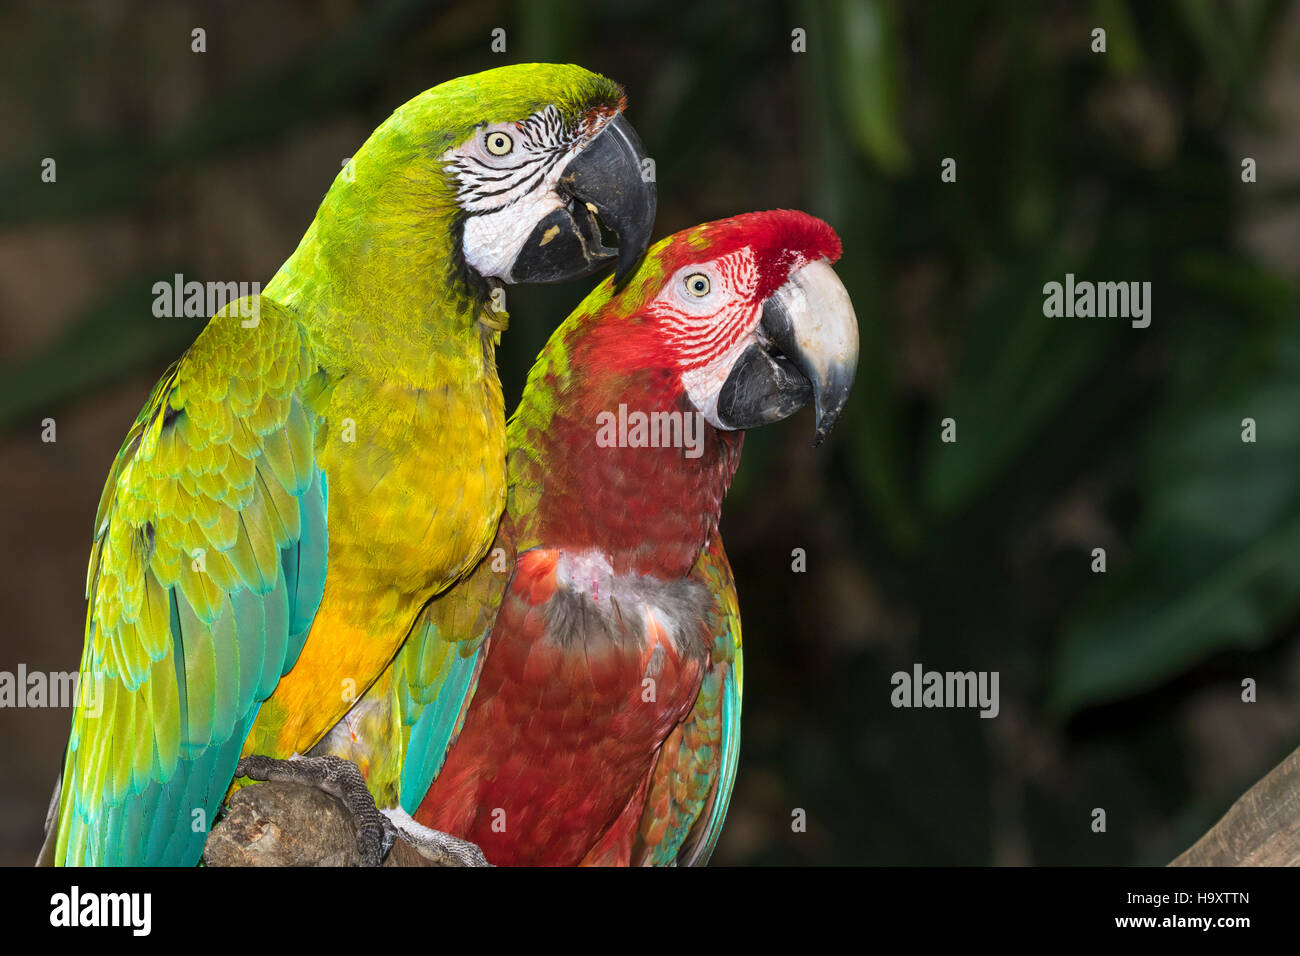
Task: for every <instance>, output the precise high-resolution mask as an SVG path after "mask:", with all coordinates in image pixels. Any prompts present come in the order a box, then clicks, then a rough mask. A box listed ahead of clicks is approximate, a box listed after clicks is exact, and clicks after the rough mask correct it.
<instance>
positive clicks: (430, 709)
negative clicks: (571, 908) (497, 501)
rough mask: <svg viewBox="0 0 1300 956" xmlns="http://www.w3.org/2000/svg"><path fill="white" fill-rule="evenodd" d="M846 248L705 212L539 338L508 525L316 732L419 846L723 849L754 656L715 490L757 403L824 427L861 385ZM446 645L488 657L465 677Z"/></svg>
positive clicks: (787, 226) (728, 473)
mask: <svg viewBox="0 0 1300 956" xmlns="http://www.w3.org/2000/svg"><path fill="white" fill-rule="evenodd" d="M839 255H840V242H839V239H838V237H837V236H836V235H835V232H834V231H833V230H832V229H831V228H830V226H828V225H827V224H826V223H824V222H822V221H821V220H819V219H815V218H813V217H812V216H808V215H805V214H803V213H799V212H792V211H786V210H780V211H775V212H765V213H751V214H748V215H743V216H736V217H733V218H731V219H725V220H721V221H719V222H712V223H707V224H705V225H701V226H696V227H694V228H692V229H688V230H685V231H683V232H680V233H678V234H676V235H674V236H670V237H669V238H667V239H664V240H662V241H661V242H659V243H657V244H656V245H655V246H654V247H653V248H652V249H651V250H650V251H649V252H648V253H647V254H646V256H645V258H644V260H643V261H642V264H641V265H640V267H639V268H638V269H637V271H636V272H635V273H634V274H633V275H632V276H631V277H630V278H629V279H628V281H627V282H626V283H625V284H624V285H622V286H616V285H615V284H614V283H612V282H609V281H606V282H604V283H602V284H601V285H600V286H599V287H597V289H596V290H595V291H594V292H592V294H591V295H589V296H588V297H587V299H586V300H585V301H584V302H583V303H582V304H581V305H580V306H579V307H578V308H577V309H576V310H575V311H574V313H573V314H572V315H571V316H569V318H568V319H567V320H566V321H565V322H564V324H563V325H561V326H560V327H559V328H558V329H557V330H556V332H555V334H554V335H553V336H552V338H551V340H550V342H548V343H547V346H546V348H545V349H544V350H543V351H542V354H541V355H540V356H539V357H538V360H537V364H536V365H535V366H534V368H533V371H532V373H531V374H530V376H529V378H528V384H527V386H526V388H525V390H524V395H523V398H522V399H521V401H520V404H519V408H518V409H517V410H516V411H515V413H514V415H513V416H512V418H511V420H510V424H509V428H508V436H509V444H510V451H509V492H508V504H507V508H506V513H505V516H504V518H503V519H502V522H501V528H500V530H499V532H498V534H497V538H496V540H495V544H494V546H493V548H492V549H491V550H490V551H489V553H488V555H487V556H485V557H484V559H483V560H482V561H481V562H480V564H479V565H478V567H477V568H475V569H474V571H473V572H472V573H471V574H470V575H469V576H468V577H467V578H466V579H465V580H464V581H462V582H460V583H458V584H457V585H455V586H454V587H453V588H451V589H450V590H448V591H447V592H445V593H444V594H442V595H441V596H439V597H438V598H436V599H435V600H434V601H432V602H431V603H430V604H429V606H428V607H427V608H426V609H425V613H424V615H423V616H422V617H421V620H420V621H419V623H418V624H417V626H416V629H415V630H414V631H413V632H412V635H411V637H410V638H409V639H408V641H407V643H406V644H405V645H404V647H403V648H402V650H401V651H400V652H399V654H398V655H397V657H396V658H395V659H394V662H393V664H392V666H391V667H390V668H389V670H388V671H387V672H386V673H385V674H384V676H383V677H382V678H380V679H379V680H377V681H376V682H375V683H374V684H373V685H372V686H371V688H370V691H369V692H368V693H367V694H366V695H365V697H363V698H362V699H361V700H360V701H359V702H358V703H357V705H356V707H354V708H353V710H352V711H351V712H350V713H349V714H348V715H347V717H346V718H345V719H344V721H343V722H342V723H340V725H339V726H338V727H336V728H335V729H334V730H333V731H332V732H331V733H330V734H329V735H328V736H327V737H326V738H325V739H324V740H323V741H322V742H321V744H320V746H319V748H318V749H319V750H321V751H325V752H329V753H332V754H334V755H336V756H338V757H342V758H346V759H348V760H351V761H352V762H354V763H356V764H357V765H358V766H359V767H361V769H362V771H363V772H364V773H366V774H367V775H368V776H367V779H368V781H369V785H370V789H371V791H372V792H373V793H374V794H375V795H376V799H377V802H378V803H379V805H380V806H381V807H384V808H385V811H386V815H387V816H388V817H389V819H390V820H391V821H392V822H393V824H394V825H395V826H396V827H397V829H400V830H402V831H403V832H404V833H406V834H407V836H408V837H409V838H411V839H412V840H413V841H414V842H415V843H416V845H417V846H419V847H420V848H421V849H422V850H425V851H426V852H427V855H431V856H436V857H439V858H441V859H443V860H444V861H447V862H461V863H468V862H475V859H474V857H473V855H472V854H466V852H465V846H464V844H465V841H468V842H469V843H470V844H473V845H474V846H476V847H477V848H479V849H480V850H481V851H482V853H483V854H484V855H485V856H486V860H487V862H490V863H494V864H498V865H502V864H531V865H536V864H541V865H547V864H557V865H567V866H572V865H577V864H601V865H628V864H630V863H636V864H647V865H671V864H697V863H704V862H707V861H708V859H709V856H710V854H711V853H712V851H713V847H714V845H715V843H716V841H717V839H718V835H719V833H720V832H721V828H722V823H723V819H724V817H725V815H726V809H727V804H728V801H729V800H730V796H731V789H732V784H733V782H734V779H735V773H736V765H737V759H738V753H739V745H740V702H741V685H742V674H743V654H742V650H741V636H740V614H739V609H738V601H737V596H736V585H735V581H734V579H733V577H732V572H731V568H730V565H729V564H728V562H727V557H726V554H725V552H724V550H723V547H722V540H721V537H720V535H719V533H718V519H719V515H720V512H721V507H722V497H723V495H724V494H725V493H726V490H727V487H728V485H729V484H730V483H731V479H732V475H733V474H734V473H735V470H736V468H737V466H738V465H739V463H740V451H741V445H742V443H743V440H744V430H745V429H749V428H755V427H758V426H761V425H764V424H767V423H769V422H775V421H778V420H780V419H783V418H786V417H787V416H789V415H791V414H793V413H794V412H795V411H797V410H798V409H800V408H802V407H803V406H805V405H808V404H811V405H812V406H813V407H814V409H815V411H816V429H817V432H816V440H817V441H818V442H820V441H821V439H822V438H824V437H825V435H826V434H827V432H828V431H829V430H830V428H831V427H832V426H833V425H834V423H835V421H836V420H837V419H838V417H839V415H840V413H841V411H842V410H843V408H844V406H845V403H846V402H847V400H848V395H849V390H850V388H851V386H852V383H853V378H854V375H855V372H856V368H857V356H858V334H857V321H856V318H855V316H854V312H853V307H852V304H851V302H850V301H849V297H848V293H847V292H846V291H845V289H844V286H843V285H842V284H841V283H840V281H839V279H838V278H837V277H836V275H835V272H834V271H833V269H832V268H831V264H832V263H834V262H835V261H836V260H837V259H838V258H839ZM449 656H455V658H456V659H457V660H458V661H461V662H464V663H465V664H466V665H468V664H470V663H471V662H472V664H473V666H474V669H475V677H474V681H473V683H474V686H473V688H472V690H471V691H470V692H468V693H466V694H464V695H463V697H462V696H457V695H455V694H449V693H448V692H447V682H446V678H445V676H444V675H445V674H447V673H448V670H449V668H448V665H447V663H446V660H447V658H448V657H449ZM462 701H463V702H462ZM412 818H413V819H412Z"/></svg>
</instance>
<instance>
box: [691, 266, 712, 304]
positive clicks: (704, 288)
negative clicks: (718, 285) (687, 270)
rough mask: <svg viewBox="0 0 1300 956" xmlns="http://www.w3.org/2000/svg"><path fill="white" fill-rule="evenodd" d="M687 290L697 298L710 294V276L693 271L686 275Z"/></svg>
mask: <svg viewBox="0 0 1300 956" xmlns="http://www.w3.org/2000/svg"><path fill="white" fill-rule="evenodd" d="M686 291H687V292H689V293H690V294H691V295H693V296H695V297H696V298H702V297H704V296H706V295H708V294H709V277H708V276H706V275H705V274H704V273H703V272H692V273H691V274H690V275H688V276H687V277H686Z"/></svg>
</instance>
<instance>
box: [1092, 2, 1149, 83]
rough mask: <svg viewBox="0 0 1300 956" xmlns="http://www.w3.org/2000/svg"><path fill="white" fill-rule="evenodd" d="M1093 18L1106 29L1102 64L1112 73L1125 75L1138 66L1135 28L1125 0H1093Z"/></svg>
mask: <svg viewBox="0 0 1300 956" xmlns="http://www.w3.org/2000/svg"><path fill="white" fill-rule="evenodd" d="M1093 19H1094V20H1095V22H1096V25H1097V26H1100V27H1104V28H1105V30H1106V66H1107V67H1109V68H1110V71H1111V72H1112V73H1114V74H1115V75H1116V76H1128V75H1129V74H1131V73H1133V72H1135V71H1136V70H1137V69H1138V68H1139V67H1141V65H1142V48H1141V45H1140V42H1139V40H1138V35H1137V28H1136V27H1135V26H1134V24H1133V16H1132V13H1131V12H1130V11H1129V6H1128V3H1126V2H1125V0H1096V3H1094V4H1093Z"/></svg>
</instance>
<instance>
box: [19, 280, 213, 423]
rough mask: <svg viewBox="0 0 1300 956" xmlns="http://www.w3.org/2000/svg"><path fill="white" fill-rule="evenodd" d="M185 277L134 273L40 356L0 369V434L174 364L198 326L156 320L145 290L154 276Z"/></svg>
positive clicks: (194, 321)
mask: <svg viewBox="0 0 1300 956" xmlns="http://www.w3.org/2000/svg"><path fill="white" fill-rule="evenodd" d="M187 271H188V270H186V269H184V268H181V267H179V266H176V267H173V266H171V265H168V266H165V267H164V266H159V267H157V268H151V269H149V270H148V271H147V272H142V273H140V274H139V275H137V276H136V277H135V278H133V279H130V280H128V281H127V282H125V283H123V284H122V285H121V286H119V287H118V288H116V289H114V290H113V291H112V292H111V293H109V295H107V296H106V297H105V298H104V299H103V300H102V301H101V302H100V303H99V304H98V305H96V306H95V307H94V308H92V309H90V310H89V311H88V312H87V313H86V314H85V316H84V317H83V318H82V319H81V320H80V321H78V322H74V323H73V324H72V325H71V326H69V328H68V330H67V332H66V333H64V334H63V335H62V336H60V337H59V338H58V339H57V340H55V341H54V342H53V343H52V344H51V345H50V346H49V347H48V348H46V349H44V350H42V351H40V352H38V353H36V354H35V355H31V356H26V357H24V359H23V360H22V361H20V362H18V363H16V364H14V365H11V366H8V367H6V368H4V369H0V428H16V427H19V426H20V425H22V424H25V423H30V420H31V419H32V418H33V416H36V415H43V414H45V413H47V412H49V411H50V410H51V409H53V408H54V407H55V406H57V405H59V404H61V403H63V402H66V401H68V400H69V399H72V398H74V397H76V396H78V395H81V394H84V393H86V392H89V391H91V390H92V389H95V388H100V387H103V386H105V385H107V384H109V383H112V382H116V381H121V380H122V378H123V377H124V376H126V375H128V374H130V372H132V371H133V370H135V369H138V368H142V367H145V366H147V365H148V364H149V363H151V362H156V361H168V362H169V361H171V360H173V359H175V358H178V357H179V356H180V353H181V352H182V351H183V350H184V349H186V348H188V347H189V345H190V343H191V342H193V341H194V339H195V337H196V336H197V335H198V334H199V332H201V331H202V330H203V326H204V320H202V319H185V318H172V319H160V318H156V317H155V316H154V315H153V310H152V305H153V300H154V294H153V284H154V283H155V282H156V281H158V277H159V276H170V275H173V274H175V273H177V272H179V273H182V274H184V273H186V272H187ZM161 371H162V369H161V368H159V372H161Z"/></svg>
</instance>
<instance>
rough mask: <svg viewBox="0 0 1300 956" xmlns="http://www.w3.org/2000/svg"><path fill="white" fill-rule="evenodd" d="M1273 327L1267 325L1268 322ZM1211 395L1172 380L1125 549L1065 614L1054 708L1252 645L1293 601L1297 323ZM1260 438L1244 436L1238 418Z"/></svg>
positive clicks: (1298, 538) (1122, 693)
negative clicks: (1069, 619)
mask: <svg viewBox="0 0 1300 956" xmlns="http://www.w3.org/2000/svg"><path fill="white" fill-rule="evenodd" d="M1269 337H1270V338H1271V337H1272V336H1271V334H1270V335H1269ZM1250 351H1252V352H1256V353H1259V352H1262V353H1263V354H1264V355H1265V356H1266V359H1265V361H1266V363H1267V364H1266V366H1265V367H1263V368H1257V369H1256V370H1255V372H1254V375H1252V376H1250V377H1245V376H1242V377H1241V379H1239V380H1234V381H1233V382H1231V383H1229V387H1228V388H1226V389H1216V390H1214V394H1213V396H1212V397H1211V398H1208V399H1205V398H1203V399H1201V400H1200V401H1198V400H1197V396H1196V394H1195V392H1196V391H1198V390H1199V391H1204V389H1205V387H1206V385H1208V384H1210V383H1206V382H1204V381H1201V382H1198V383H1192V384H1191V385H1189V387H1188V388H1187V389H1180V390H1176V391H1175V392H1174V394H1172V395H1171V396H1170V397H1169V400H1168V403H1167V405H1166V407H1165V408H1164V409H1163V410H1162V412H1161V414H1160V415H1159V417H1158V418H1157V419H1156V420H1155V422H1154V423H1153V425H1152V428H1151V438H1150V449H1151V450H1150V456H1149V464H1148V467H1147V469H1146V475H1145V482H1144V483H1145V495H1144V497H1145V501H1146V507H1145V511H1144V514H1143V517H1142V522H1141V525H1140V527H1139V530H1138V533H1137V535H1136V539H1135V541H1134V544H1133V548H1132V553H1131V554H1130V555H1129V556H1128V557H1126V558H1124V559H1123V561H1122V563H1121V561H1120V560H1119V559H1118V557H1117V556H1113V557H1112V558H1111V565H1110V570H1109V573H1108V574H1107V578H1108V580H1106V581H1105V582H1104V583H1103V584H1102V585H1101V586H1099V588H1098V590H1097V593H1096V594H1095V595H1094V599H1093V600H1092V601H1091V602H1090V603H1089V604H1088V606H1087V607H1086V608H1085V610H1084V611H1083V612H1082V613H1081V614H1080V615H1079V616H1078V617H1077V618H1076V619H1075V620H1074V622H1073V623H1072V624H1071V625H1070V626H1069V627H1068V629H1067V631H1066V634H1065V637H1064V640H1063V643H1062V647H1061V653H1060V658H1059V666H1058V667H1057V670H1056V674H1055V678H1054V681H1053V688H1052V692H1051V699H1050V704H1049V706H1050V708H1051V709H1052V710H1054V711H1055V712H1057V713H1060V714H1069V713H1071V712H1073V711H1076V710H1078V709H1080V708H1082V707H1086V706H1089V705H1094V704H1099V703H1104V702H1107V701H1113V700H1117V699H1120V698H1122V697H1126V696H1129V695H1132V694H1135V693H1140V692H1142V691H1145V690H1149V689H1151V688H1153V687H1156V686H1158V685H1159V684H1161V683H1163V682H1165V681H1167V680H1169V679H1171V678H1173V677H1175V676H1177V675H1178V674H1180V673H1182V672H1183V671H1185V670H1186V669H1188V668H1189V667H1191V666H1193V665H1194V664H1196V663H1199V662H1200V661H1203V660H1205V659H1206V658H1208V657H1209V656H1210V655H1212V654H1214V653H1215V652H1218V651H1222V650H1224V649H1227V648H1234V647H1235V648H1255V647H1259V646H1261V645H1262V644H1264V643H1265V642H1266V641H1267V640H1268V639H1269V638H1270V636H1271V635H1272V633H1273V631H1274V629H1275V628H1276V627H1277V626H1278V625H1279V624H1280V623H1281V622H1282V621H1283V620H1285V619H1286V618H1287V617H1289V616H1290V615H1291V614H1293V613H1294V611H1295V609H1296V607H1297V606H1298V605H1300V561H1297V559H1296V556H1297V555H1300V429H1297V428H1296V427H1295V421H1296V409H1298V408H1300V329H1297V328H1296V327H1295V325H1294V324H1292V325H1290V326H1289V327H1288V328H1287V329H1286V332H1285V338H1283V339H1282V340H1281V341H1272V342H1270V343H1269V346H1268V348H1266V349H1258V350H1256V349H1250ZM1248 417H1249V418H1253V419H1255V421H1256V423H1257V429H1258V431H1257V440H1256V442H1255V443H1247V442H1243V441H1242V440H1241V433H1242V420H1243V419H1244V418H1248Z"/></svg>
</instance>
